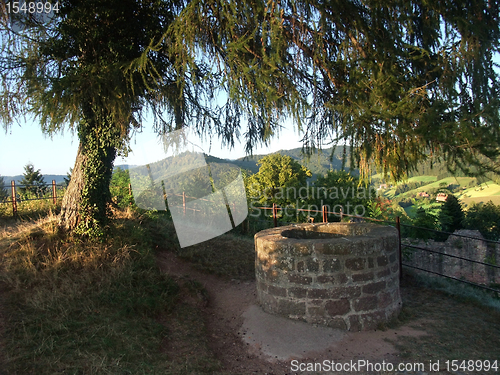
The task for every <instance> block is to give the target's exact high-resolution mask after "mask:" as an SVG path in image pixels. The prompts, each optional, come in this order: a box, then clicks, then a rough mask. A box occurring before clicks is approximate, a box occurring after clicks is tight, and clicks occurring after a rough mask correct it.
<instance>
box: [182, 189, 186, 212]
mask: <svg viewBox="0 0 500 375" xmlns="http://www.w3.org/2000/svg"><path fill="white" fill-rule="evenodd" d="M182 209H183V211H184V215H186V192H185V191H183V192H182Z"/></svg>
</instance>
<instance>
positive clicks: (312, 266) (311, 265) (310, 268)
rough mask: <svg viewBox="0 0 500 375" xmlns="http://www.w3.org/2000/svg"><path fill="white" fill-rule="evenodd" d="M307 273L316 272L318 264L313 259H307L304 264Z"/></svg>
mask: <svg viewBox="0 0 500 375" xmlns="http://www.w3.org/2000/svg"><path fill="white" fill-rule="evenodd" d="M306 266H307V272H318V271H319V262H318V261H317V260H315V259H308V260H307V262H306Z"/></svg>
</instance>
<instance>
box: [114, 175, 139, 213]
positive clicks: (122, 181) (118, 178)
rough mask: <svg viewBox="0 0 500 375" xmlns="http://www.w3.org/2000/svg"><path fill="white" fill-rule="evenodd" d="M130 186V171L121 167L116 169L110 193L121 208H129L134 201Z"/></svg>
mask: <svg viewBox="0 0 500 375" xmlns="http://www.w3.org/2000/svg"><path fill="white" fill-rule="evenodd" d="M129 184H130V176H129V171H128V170H126V169H122V168H119V167H118V168H115V170H114V171H113V176H112V177H111V184H110V191H111V196H112V199H113V201H114V202H115V203H116V204H117V205H118V206H119V207H121V208H125V207H127V206H129V205H130V204H132V203H133V201H134V198H133V196H132V195H131V194H130V192H129Z"/></svg>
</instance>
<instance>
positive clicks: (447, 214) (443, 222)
mask: <svg viewBox="0 0 500 375" xmlns="http://www.w3.org/2000/svg"><path fill="white" fill-rule="evenodd" d="M464 218H465V216H464V211H463V209H462V204H461V203H460V201H459V200H458V198H457V197H455V196H454V195H453V194H449V195H448V197H447V198H446V201H445V202H444V203H443V205H442V206H441V210H440V211H439V216H438V221H439V224H440V226H441V230H442V231H444V232H449V233H453V232H454V231H456V230H458V229H462V228H463V221H464Z"/></svg>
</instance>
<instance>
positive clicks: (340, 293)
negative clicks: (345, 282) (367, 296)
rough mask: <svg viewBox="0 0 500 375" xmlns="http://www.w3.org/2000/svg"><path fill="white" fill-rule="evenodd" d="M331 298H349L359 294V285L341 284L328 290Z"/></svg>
mask: <svg viewBox="0 0 500 375" xmlns="http://www.w3.org/2000/svg"><path fill="white" fill-rule="evenodd" d="M330 296H331V297H332V298H349V299H353V298H356V297H359V296H361V287H359V286H341V287H338V288H333V289H331V290H330Z"/></svg>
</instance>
